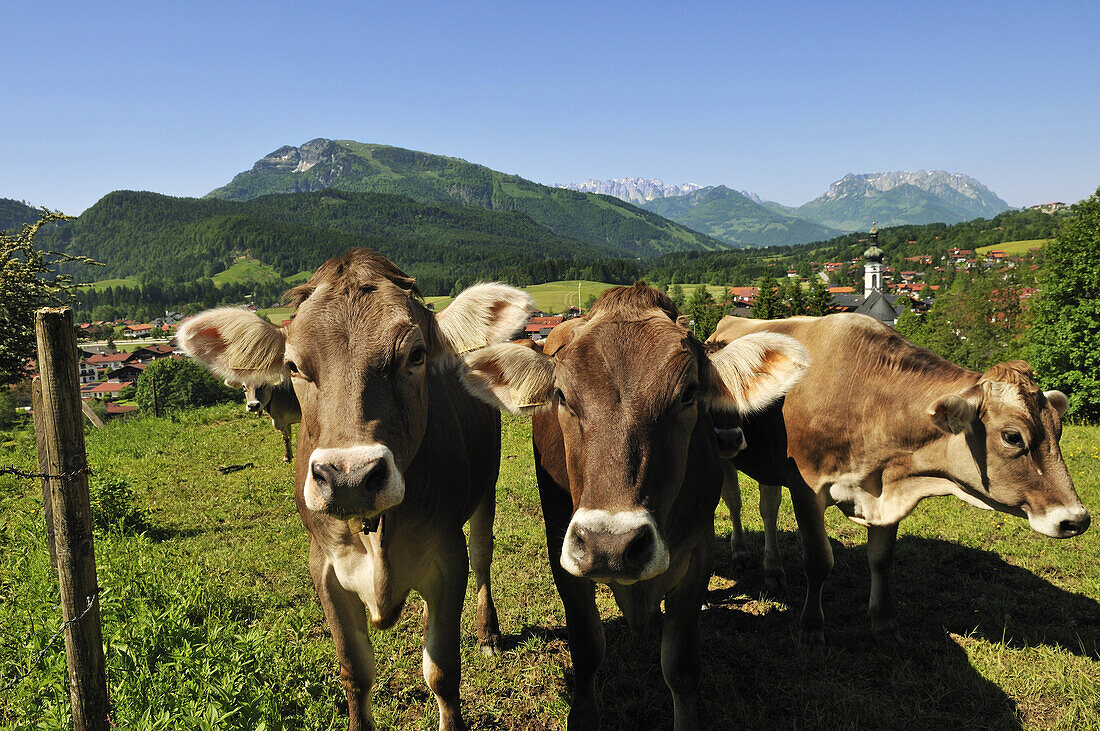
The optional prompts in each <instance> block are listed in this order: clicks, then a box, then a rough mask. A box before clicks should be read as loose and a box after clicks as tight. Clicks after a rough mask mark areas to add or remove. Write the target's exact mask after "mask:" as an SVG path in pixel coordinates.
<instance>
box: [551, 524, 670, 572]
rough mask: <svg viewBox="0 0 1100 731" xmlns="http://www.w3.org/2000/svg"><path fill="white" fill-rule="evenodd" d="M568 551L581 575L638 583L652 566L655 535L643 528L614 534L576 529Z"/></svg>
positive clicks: (655, 541) (573, 531)
mask: <svg viewBox="0 0 1100 731" xmlns="http://www.w3.org/2000/svg"><path fill="white" fill-rule="evenodd" d="M571 539H572V540H571V544H572V545H571V546H570V547H569V550H570V552H571V553H572V555H573V557H574V559H575V560H576V566H577V569H578V570H579V571H580V573H581V574H582V575H585V576H592V577H597V578H625V579H637V578H638V577H639V575H640V574H641V573H642V571H643V570H644V569H645V568H646V567H647V566H648V565H649V564H650V563H651V562H652V560H653V555H654V550H655V548H656V544H657V536H656V531H655V530H654V528H653V526H652V525H649V524H644V525H640V526H637V527H636V528H634V529H632V530H627V531H622V532H612V531H606V530H596V529H592V528H589V527H587V526H584V525H574V526H573V529H572V536H571Z"/></svg>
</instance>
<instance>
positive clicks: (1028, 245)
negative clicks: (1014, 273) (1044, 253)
mask: <svg viewBox="0 0 1100 731" xmlns="http://www.w3.org/2000/svg"><path fill="white" fill-rule="evenodd" d="M1048 241H1049V239H1027V240H1026V241H1008V242H1006V243H1003V244H992V245H991V246H982V247H979V248H977V249H975V250H974V252H975V253H976V254H980V255H982V256H984V255H986V254H988V253H989V252H991V251H994V250H996V251H1003V252H1004V253H1006V254H1026V253H1027V252H1028V251H1030V250H1031V249H1041V248H1042V247H1043V246H1045V245H1046V243H1047V242H1048Z"/></svg>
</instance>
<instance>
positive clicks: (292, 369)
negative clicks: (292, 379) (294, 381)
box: [286, 360, 301, 376]
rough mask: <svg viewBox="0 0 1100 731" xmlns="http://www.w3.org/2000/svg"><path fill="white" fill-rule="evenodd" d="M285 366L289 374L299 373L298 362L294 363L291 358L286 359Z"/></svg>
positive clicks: (295, 374)
mask: <svg viewBox="0 0 1100 731" xmlns="http://www.w3.org/2000/svg"><path fill="white" fill-rule="evenodd" d="M286 368H287V370H288V371H290V375H292V376H299V375H301V371H299V370H298V364H297V363H295V362H294V361H292V360H288V361H287V362H286Z"/></svg>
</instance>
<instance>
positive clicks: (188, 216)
mask: <svg viewBox="0 0 1100 731" xmlns="http://www.w3.org/2000/svg"><path fill="white" fill-rule="evenodd" d="M42 239H43V244H46V245H48V246H49V248H62V249H64V250H65V251H68V252H71V253H80V254H85V255H88V256H91V257H93V258H94V259H96V260H97V261H101V262H103V263H104V264H105V267H104V268H103V269H101V270H97V271H96V275H97V277H101V278H104V279H106V278H111V277H137V278H143V279H147V278H150V277H152V278H163V279H169V280H173V281H177V282H185V281H191V280H195V279H198V278H201V277H217V276H219V275H222V273H223V272H225V270H227V269H230V268H231V267H232V266H233V265H234V263H235V262H237V261H238V259H240V258H241V257H247V258H250V259H253V260H255V261H257V262H262V263H263V264H264V265H266V266H267V267H270V268H271V270H273V272H274V273H277V274H278V275H279V276H282V277H292V276H293V275H295V274H297V273H299V272H302V271H311V270H313V269H315V268H316V267H317V266H318V265H320V264H321V263H322V262H324V261H326V260H327V259H329V258H331V257H333V256H335V255H337V254H339V253H341V252H343V251H344V250H346V249H347V248H349V247H351V246H369V247H372V248H375V249H378V250H380V251H382V252H383V253H385V254H386V255H387V256H389V257H391V258H392V259H393V260H394V261H396V262H397V263H398V264H400V265H401V266H403V267H407V268H409V269H410V270H414V271H416V273H417V276H420V277H431V276H432V275H433V274H436V275H439V276H449V277H451V278H452V279H453V278H454V277H455V276H459V275H463V274H466V275H469V276H471V277H476V276H479V275H480V276H493V275H497V276H499V274H498V272H500V271H502V270H507V268H509V267H514V266H522V265H525V264H527V263H530V262H532V261H541V260H544V259H560V260H572V259H573V258H574V256H575V255H577V254H578V253H583V254H584V255H585V256H586V257H588V258H597V257H611V256H613V255H614V253H615V252H613V251H612V250H611V249H610V248H607V247H597V246H586V245H582V244H580V243H578V242H576V241H571V240H569V239H566V238H564V237H562V236H558V235H556V234H553V233H551V232H550V231H547V230H546V229H545V228H543V227H541V226H539V225H538V224H536V223H535V222H534V221H532V220H531V219H530V218H528V217H527V216H525V215H523V214H520V213H514V212H511V213H510V212H500V211H487V210H482V209H478V208H467V207H462V206H457V205H453V204H423V203H417V202H415V201H413V200H412V199H410V198H407V197H404V196H397V195H389V194H381V193H346V192H338V191H326V192H323V193H299V194H293V195H273V196H265V197H262V198H257V199H254V200H250V201H244V202H238V201H223V200H215V199H202V200H200V199H193V198H173V197H170V196H164V195H159V194H156V193H135V192H129V191H118V192H115V193H111V194H109V195H107V196H105V197H104V198H103V199H102V200H100V201H99V202H98V203H96V205H94V206H92V207H91V208H90V209H88V210H87V211H85V213H84V214H83V215H81V216H80V217H79V218H77V219H75V220H73V221H71V222H68V223H65V224H62V225H60V226H58V227H57V228H56V229H51V230H50V231H45V232H43V234H42ZM225 276H227V277H228V278H229V279H230V280H232V279H233V278H234V277H235V276H236V275H235V274H232V273H230V274H227V275H225ZM223 278H224V277H223ZM448 289H449V287H448Z"/></svg>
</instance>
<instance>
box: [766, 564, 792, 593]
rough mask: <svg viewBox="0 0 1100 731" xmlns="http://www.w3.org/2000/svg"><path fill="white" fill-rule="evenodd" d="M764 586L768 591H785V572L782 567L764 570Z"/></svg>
mask: <svg viewBox="0 0 1100 731" xmlns="http://www.w3.org/2000/svg"><path fill="white" fill-rule="evenodd" d="M764 588H765V589H767V590H768V592H769V593H771V594H774V595H778V594H782V593H783V592H785V591H787V574H786V573H785V572H784V571H783V569H779V570H778V571H765V572H764Z"/></svg>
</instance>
